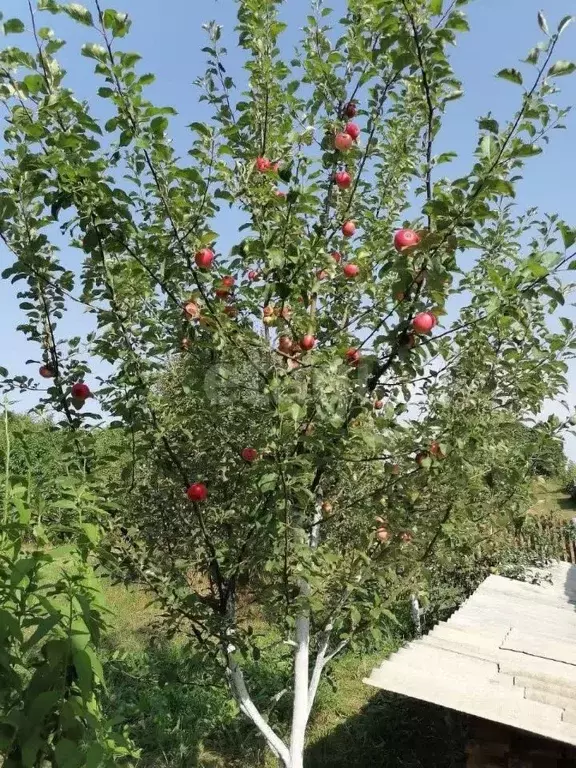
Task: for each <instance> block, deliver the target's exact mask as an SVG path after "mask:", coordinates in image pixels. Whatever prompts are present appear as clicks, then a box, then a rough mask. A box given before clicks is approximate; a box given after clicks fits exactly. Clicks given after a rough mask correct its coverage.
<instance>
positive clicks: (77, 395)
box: [72, 381, 91, 400]
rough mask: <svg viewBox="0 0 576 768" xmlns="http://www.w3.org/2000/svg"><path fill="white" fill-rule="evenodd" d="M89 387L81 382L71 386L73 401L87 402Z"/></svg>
mask: <svg viewBox="0 0 576 768" xmlns="http://www.w3.org/2000/svg"><path fill="white" fill-rule="evenodd" d="M90 394H91V393H90V387H89V386H88V384H84V382H83V381H77V382H76V384H72V397H73V398H74V399H75V400H87V399H88V398H89V397H90Z"/></svg>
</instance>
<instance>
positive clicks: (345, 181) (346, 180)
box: [334, 171, 352, 189]
mask: <svg viewBox="0 0 576 768" xmlns="http://www.w3.org/2000/svg"><path fill="white" fill-rule="evenodd" d="M334 181H335V182H336V185H337V186H338V187H339V188H340V189H348V187H349V186H350V184H351V183H352V176H350V174H349V173H348V171H338V173H335V174H334Z"/></svg>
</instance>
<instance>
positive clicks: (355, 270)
mask: <svg viewBox="0 0 576 768" xmlns="http://www.w3.org/2000/svg"><path fill="white" fill-rule="evenodd" d="M342 271H343V272H344V274H345V275H346V277H348V278H351V277H358V275H359V274H360V267H359V266H358V264H344V269H343V270H342Z"/></svg>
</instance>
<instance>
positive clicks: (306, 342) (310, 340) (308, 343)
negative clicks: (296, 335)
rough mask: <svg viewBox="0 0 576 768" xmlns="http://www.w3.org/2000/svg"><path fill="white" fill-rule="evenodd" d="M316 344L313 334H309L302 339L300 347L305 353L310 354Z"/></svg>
mask: <svg viewBox="0 0 576 768" xmlns="http://www.w3.org/2000/svg"><path fill="white" fill-rule="evenodd" d="M314 344H316V339H315V338H314V336H312V334H311V333H307V334H306V335H305V336H302V338H301V339H300V346H301V347H302V349H303V350H304V351H305V352H309V351H310V350H311V349H314Z"/></svg>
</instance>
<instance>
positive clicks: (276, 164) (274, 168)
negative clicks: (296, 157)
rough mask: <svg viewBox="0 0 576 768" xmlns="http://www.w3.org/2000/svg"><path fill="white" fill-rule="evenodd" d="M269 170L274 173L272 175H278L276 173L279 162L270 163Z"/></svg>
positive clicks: (278, 168)
mask: <svg viewBox="0 0 576 768" xmlns="http://www.w3.org/2000/svg"><path fill="white" fill-rule="evenodd" d="M270 170H272V171H274V173H278V171H279V170H280V163H279V162H275V163H272V164H271V166H270Z"/></svg>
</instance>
